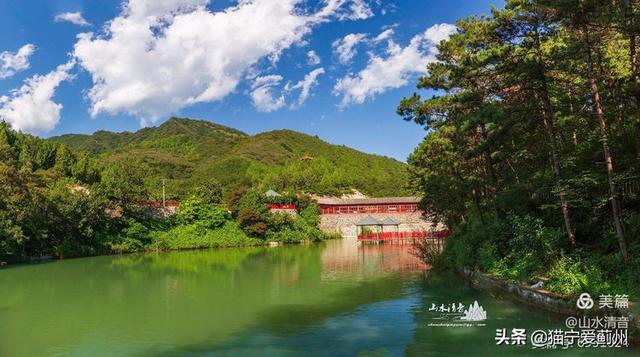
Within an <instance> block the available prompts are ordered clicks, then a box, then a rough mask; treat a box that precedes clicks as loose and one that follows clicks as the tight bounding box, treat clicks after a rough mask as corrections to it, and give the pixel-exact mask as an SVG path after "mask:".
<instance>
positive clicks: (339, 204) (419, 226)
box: [316, 197, 446, 237]
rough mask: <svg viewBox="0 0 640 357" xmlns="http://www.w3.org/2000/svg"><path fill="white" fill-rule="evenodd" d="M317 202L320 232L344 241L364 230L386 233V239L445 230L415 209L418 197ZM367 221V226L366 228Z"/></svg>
mask: <svg viewBox="0 0 640 357" xmlns="http://www.w3.org/2000/svg"><path fill="white" fill-rule="evenodd" d="M316 201H317V202H318V205H319V206H320V213H321V215H322V221H321V224H320V228H322V229H323V230H325V231H330V232H338V233H341V234H342V235H343V236H344V237H356V236H357V235H358V234H360V233H362V228H363V227H364V228H366V229H367V230H371V231H373V232H375V233H389V234H387V235H394V234H393V232H396V233H411V234H414V233H415V232H423V233H424V232H431V231H441V230H444V229H445V228H446V227H445V226H444V225H442V224H437V225H434V224H433V223H432V222H431V220H429V219H427V218H425V216H424V215H423V214H422V212H421V211H420V210H419V209H418V202H419V201H420V198H419V197H375V198H374V197H372V198H363V197H358V198H336V197H319V198H317V199H316ZM367 220H368V221H370V222H369V223H370V224H366V223H367ZM358 227H360V228H358ZM425 234H426V233H425Z"/></svg>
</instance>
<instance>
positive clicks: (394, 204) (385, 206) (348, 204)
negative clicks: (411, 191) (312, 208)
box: [317, 197, 420, 214]
mask: <svg viewBox="0 0 640 357" xmlns="http://www.w3.org/2000/svg"><path fill="white" fill-rule="evenodd" d="M317 202H318V205H319V206H320V212H321V214H358V213H360V214H366V213H415V212H417V211H418V202H420V197H371V198H318V199H317Z"/></svg>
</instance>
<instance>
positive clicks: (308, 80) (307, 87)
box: [286, 67, 324, 109]
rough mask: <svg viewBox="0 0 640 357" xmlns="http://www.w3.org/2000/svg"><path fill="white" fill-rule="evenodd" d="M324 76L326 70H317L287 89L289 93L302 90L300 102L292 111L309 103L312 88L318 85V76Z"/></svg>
mask: <svg viewBox="0 0 640 357" xmlns="http://www.w3.org/2000/svg"><path fill="white" fill-rule="evenodd" d="M321 74H324V68H322V67H321V68H316V69H314V70H313V71H311V72H309V73H307V75H306V76H304V79H303V80H301V81H300V82H298V83H296V84H295V85H293V86H291V87H287V88H286V89H287V90H288V91H294V90H296V89H300V95H299V96H298V100H297V101H296V102H295V103H294V104H293V105H292V106H291V109H298V108H300V107H302V105H303V104H304V103H305V102H306V101H307V99H308V98H309V95H310V94H311V87H313V86H314V85H316V84H317V83H318V76H319V75H321Z"/></svg>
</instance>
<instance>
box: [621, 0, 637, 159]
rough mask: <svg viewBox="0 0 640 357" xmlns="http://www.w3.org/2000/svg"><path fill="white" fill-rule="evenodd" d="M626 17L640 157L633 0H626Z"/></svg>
mask: <svg viewBox="0 0 640 357" xmlns="http://www.w3.org/2000/svg"><path fill="white" fill-rule="evenodd" d="M624 12H625V17H626V19H627V24H626V27H627V35H628V37H629V64H630V65H631V77H632V78H631V80H632V81H633V84H634V88H633V96H634V98H635V100H636V122H635V129H636V155H637V157H638V158H640V66H639V64H638V51H637V44H636V29H635V22H636V21H635V14H634V11H633V4H632V3H631V1H625V4H624Z"/></svg>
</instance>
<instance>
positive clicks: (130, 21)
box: [0, 0, 502, 161]
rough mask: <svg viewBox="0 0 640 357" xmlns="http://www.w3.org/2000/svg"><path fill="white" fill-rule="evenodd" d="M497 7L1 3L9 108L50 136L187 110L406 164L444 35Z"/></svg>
mask: <svg viewBox="0 0 640 357" xmlns="http://www.w3.org/2000/svg"><path fill="white" fill-rule="evenodd" d="M501 4H502V2H501V1H499V0H488V1H485V0H478V1H472V0H448V1H430V0H420V1H406V0H405V1H394V2H391V1H384V0H377V1H376V0H373V1H367V0H326V1H317V2H313V1H304V0H277V1H276V0H255V1H240V3H238V2H237V1H215V0H214V1H207V0H128V1H115V0H55V1H54V0H29V1H16V0H0V33H2V34H3V35H2V36H1V37H0V116H2V118H3V119H5V120H7V121H9V122H10V123H11V124H12V125H13V126H14V127H16V128H18V129H20V130H23V131H26V132H30V133H34V134H37V135H39V136H43V137H47V136H52V135H60V134H64V133H92V132H94V131H96V130H103V129H104V130H111V131H124V130H127V131H135V130H137V129H139V128H140V127H141V126H143V125H158V124H160V123H162V122H163V121H164V120H166V119H167V118H168V117H169V116H172V115H175V116H184V117H191V118H199V119H206V120H211V121H214V122H217V123H220V124H224V125H228V126H231V127H234V128H238V129H240V130H242V131H245V132H247V133H249V134H254V133H258V132H263V131H268V130H273V129H283V128H287V129H292V130H296V131H300V132H304V133H308V134H311V135H318V136H319V137H320V138H322V139H324V140H326V141H328V142H331V143H335V144H344V145H347V146H350V147H354V148H356V149H359V150H362V151H365V152H369V153H376V154H380V155H386V156H390V157H394V158H396V159H398V160H401V161H404V160H405V159H406V157H407V155H408V154H409V153H410V152H411V151H412V150H413V148H414V147H415V146H416V145H417V144H418V143H419V142H420V141H421V140H422V138H423V137H424V135H425V132H424V131H423V130H422V129H421V128H420V127H419V126H417V125H415V124H413V123H407V122H404V121H402V120H401V119H400V118H399V117H398V116H397V115H396V114H395V108H396V106H397V104H398V102H399V101H400V99H401V98H402V97H403V96H409V95H411V94H412V93H413V92H414V91H415V83H416V79H417V78H418V77H419V76H420V74H421V73H420V72H421V71H422V68H424V67H425V66H426V63H427V62H429V61H431V60H433V55H434V49H435V42H437V41H439V39H441V38H445V37H446V35H447V34H448V33H450V32H451V31H452V30H453V28H452V27H451V26H450V25H447V24H454V23H455V21H456V19H458V18H462V17H466V16H469V15H472V14H487V13H488V11H489V9H490V7H491V6H492V5H496V6H500V5H501ZM385 31H386V32H385ZM348 35H350V36H348ZM345 36H348V37H345ZM349 44H351V45H352V46H349ZM310 51H313V53H314V54H315V56H314V55H313V54H310ZM316 56H317V58H316ZM423 64H424V65H423ZM305 79H306V80H305Z"/></svg>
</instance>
